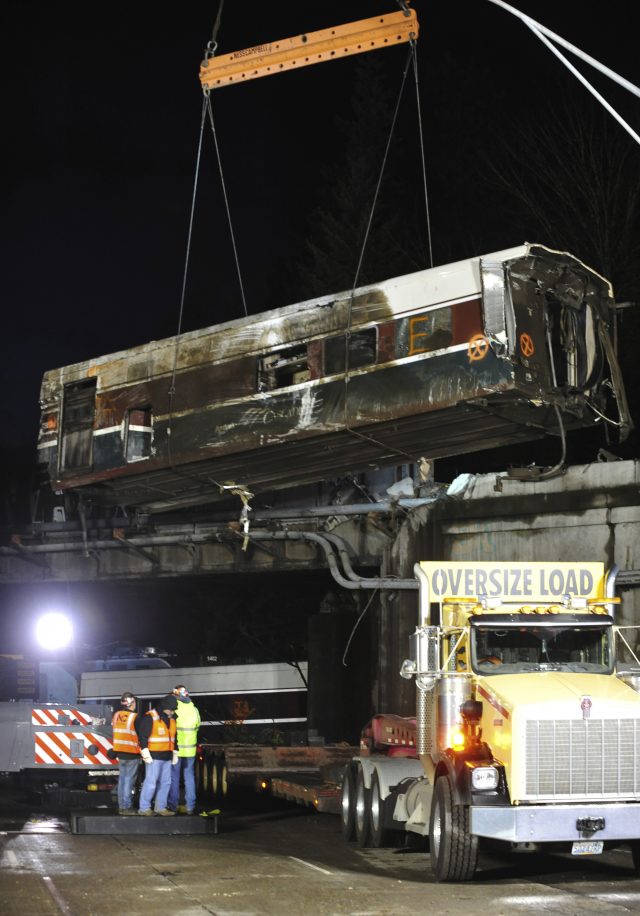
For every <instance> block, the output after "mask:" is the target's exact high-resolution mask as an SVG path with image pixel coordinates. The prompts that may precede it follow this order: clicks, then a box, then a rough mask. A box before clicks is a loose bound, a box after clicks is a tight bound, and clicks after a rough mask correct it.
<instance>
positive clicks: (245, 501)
mask: <svg viewBox="0 0 640 916" xmlns="http://www.w3.org/2000/svg"><path fill="white" fill-rule="evenodd" d="M223 6H224V0H220V4H219V6H218V13H217V16H216V21H215V23H214V26H213V32H212V36H211V41H210V42H209V43H208V45H207V48H206V51H205V55H206V57H207V58H210V57H213V55H214V54H215V52H216V49H217V47H218V42H217V36H218V31H219V30H220V22H221V19H222V8H223ZM207 114H208V115H209V120H210V123H211V129H212V131H213V138H214V143H215V149H216V157H217V161H218V169H219V172H220V180H221V183H222V191H223V196H224V201H225V207H226V210H227V219H228V220H229V228H230V230H231V241H232V244H233V251H234V255H235V259H236V268H237V271H238V279H239V281H240V292H241V295H242V302H243V305H244V313H245V315H246V314H247V304H246V301H245V297H244V288H243V285H242V277H241V275H240V264H239V260H238V253H237V250H236V243H235V237H234V234H233V226H232V225H231V215H230V210H229V202H228V199H227V191H226V186H225V182H224V176H223V173H222V162H221V159H220V151H219V149H218V141H217V137H216V130H215V124H214V121H213V111H212V109H211V99H210V97H209V90H208V89H207V90H204V93H203V99H202V113H201V117H200V133H199V138H198V152H197V155H196V168H195V175H194V180H193V192H192V195H191V212H190V214H189V228H188V231H187V249H186V253H185V261H184V270H183V274H182V289H181V293H180V306H179V309H178V328H177V331H176V336H175V346H174V352H173V368H172V371H171V385H170V387H169V412H168V413H169V417H168V422H167V460H168V464H169V469H170V470H172V471H173V472H174V473H175V474H177V475H178V476H179V477H181V478H183V479H184V480H188V481H191V482H192V483H195V484H197V485H199V486H201V485H202V484H203V483H204V480H203V479H202V478H201V477H198V476H197V475H192V474H188V473H186V472H185V471H183V470H177V469H176V468H175V467H174V466H173V455H172V449H171V444H172V443H171V431H172V420H173V410H174V401H175V394H176V376H177V371H178V349H179V346H180V335H181V334H182V319H183V315H184V303H185V296H186V289H187V276H188V272H189V262H190V256H191V242H192V237H193V223H194V217H195V208H196V197H197V190H198V179H199V176H200V163H201V161H202V141H203V137H204V125H205V121H206V117H207ZM206 480H207V481H208V482H209V483H211V484H213V486H215V487H216V488H218V489H219V490H220V492H221V493H224V492H231V493H232V494H233V495H234V496H239V497H240V499H241V501H242V510H241V514H240V523H241V525H242V529H243V532H244V534H245V536H246V535H247V533H248V530H249V518H248V513H249V512H250V511H251V506H250V505H249V499H250V498H251V497H252V496H253V494H252V493H250V492H249V491H248V490H247V489H246V487H243V486H240V485H236V484H235V483H229V482H227V483H221V482H220V481H218V480H215V479H214V478H212V477H210V476H207V477H206ZM243 549H246V539H245V546H244V547H243Z"/></svg>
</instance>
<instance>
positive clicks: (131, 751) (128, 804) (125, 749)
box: [111, 690, 140, 814]
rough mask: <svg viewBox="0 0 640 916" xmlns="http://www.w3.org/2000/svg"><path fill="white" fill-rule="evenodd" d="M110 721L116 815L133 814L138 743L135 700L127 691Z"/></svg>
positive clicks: (138, 755)
mask: <svg viewBox="0 0 640 916" xmlns="http://www.w3.org/2000/svg"><path fill="white" fill-rule="evenodd" d="M120 706H121V708H120V709H117V710H116V711H115V712H114V714H113V718H112V720H111V727H112V728H113V750H114V752H115V755H116V757H117V758H118V814H135V813H136V810H135V808H134V807H133V793H134V791H135V787H136V778H137V776H138V770H139V768H140V743H139V741H138V735H137V732H136V729H135V722H136V718H137V716H138V713H137V703H136V698H135V697H134V695H133V694H132V693H130V692H129V691H128V690H127V691H125V693H123V694H122V697H121V698H120Z"/></svg>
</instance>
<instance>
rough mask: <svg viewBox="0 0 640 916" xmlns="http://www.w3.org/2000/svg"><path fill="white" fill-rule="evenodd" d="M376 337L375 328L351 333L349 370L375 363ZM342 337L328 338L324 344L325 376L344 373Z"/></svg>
mask: <svg viewBox="0 0 640 916" xmlns="http://www.w3.org/2000/svg"><path fill="white" fill-rule="evenodd" d="M377 344H378V335H377V333H376V329H375V328H365V329H364V330H363V331H352V333H351V336H350V337H349V369H357V368H359V367H360V366H370V365H371V364H372V363H375V362H376V358H377V352H378V346H377ZM344 351H345V347H344V335H340V337H329V338H328V339H327V340H325V342H324V372H325V375H336V374H337V373H339V372H344Z"/></svg>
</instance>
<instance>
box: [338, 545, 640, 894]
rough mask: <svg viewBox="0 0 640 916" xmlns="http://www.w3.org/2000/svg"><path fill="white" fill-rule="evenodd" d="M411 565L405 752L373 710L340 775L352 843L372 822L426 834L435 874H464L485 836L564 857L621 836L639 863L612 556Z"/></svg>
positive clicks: (630, 684)
mask: <svg viewBox="0 0 640 916" xmlns="http://www.w3.org/2000/svg"><path fill="white" fill-rule="evenodd" d="M415 572H416V576H417V578H418V581H419V585H420V612H419V613H420V616H419V623H418V627H417V628H416V631H415V633H414V634H413V635H412V637H411V654H410V657H409V658H408V659H407V660H406V661H405V662H404V664H403V667H402V671H401V674H402V675H403V676H404V677H408V678H415V682H416V718H415V725H414V726H412V721H411V720H404V721H405V722H406V723H407V726H406V727H407V729H408V734H409V740H408V742H407V744H406V747H407V753H406V765H405V766H404V770H403V765H402V762H401V761H399V760H398V759H397V751H394V744H393V742H392V741H389V740H388V736H390V735H391V731H390V730H389V729H391V728H392V727H393V723H392V720H394V719H397V718H398V717H393V716H387V717H385V716H382V717H378V719H379V720H386V721H378V722H377V723H376V727H375V728H372V727H371V726H369V727H368V728H367V729H365V733H364V740H363V742H362V750H363V753H361V756H360V758H358V760H357V761H356V762H355V763H354V764H352V770H351V772H350V773H347V774H345V783H344V787H343V828H344V832H345V833H347V834H348V833H349V829H351V832H352V833H353V834H355V835H356V836H357V838H358V840H359V841H360V842H361V843H363V844H364V845H366V843H367V842H371V841H373V842H375V839H376V837H381V836H385V831H386V836H387V837H388V836H389V831H397V830H404V831H410V832H414V833H418V834H421V835H422V836H428V837H429V842H430V852H431V863H432V868H433V871H434V873H435V876H436V878H437V879H438V880H444V881H459V880H468V879H470V878H471V877H472V876H473V874H474V872H475V868H476V863H477V857H478V848H479V844H480V842H481V839H482V838H485V837H486V838H491V839H493V840H502V841H505V842H506V843H508V844H510V845H511V846H512V848H515V849H518V850H531V849H537V848H538V847H539V846H540V845H542V844H546V843H553V844H556V845H555V848H559V849H566V850H567V851H570V852H571V853H572V854H574V855H593V854H598V853H601V852H602V851H603V849H604V848H605V844H610V845H611V844H617V843H620V842H626V843H629V844H630V846H631V850H632V853H633V861H634V866H635V867H636V868H638V867H639V866H640V826H639V825H640V818H639V815H640V768H639V767H638V761H639V760H640V696H639V695H638V693H637V691H636V690H635V689H634V687H635V685H636V684H637V682H638V678H637V677H634V676H633V674H630V673H628V672H625V671H623V670H619V667H618V665H617V662H616V654H617V652H616V643H617V641H618V640H619V639H620V640H622V639H623V636H622V635H621V634H620V631H619V629H618V628H617V626H616V623H615V607H616V604H617V603H618V601H619V599H618V598H616V597H615V595H614V587H615V572H616V570H615V569H614V570H612V571H611V572H609V573H606V572H605V568H604V565H603V564H602V563H579V564H571V563H533V562H532V563H455V562H446V563H445V562H442V563H439V562H425V563H419V564H417V565H416V567H415ZM625 642H626V640H625ZM636 663H637V660H636ZM639 667H640V665H639ZM396 724H399V723H396ZM394 758H395V759H394ZM350 792H351V798H352V801H351V805H350V803H349V793H350ZM350 806H351V808H352V809H353V818H352V823H351V824H349V823H348V815H349V807H350ZM376 827H377V829H376ZM557 844H560V845H559V846H558V845H557Z"/></svg>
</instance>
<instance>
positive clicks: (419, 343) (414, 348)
mask: <svg viewBox="0 0 640 916" xmlns="http://www.w3.org/2000/svg"><path fill="white" fill-rule="evenodd" d="M398 324H399V328H398V345H397V355H398V356H415V354H417V353H431V352H432V351H433V350H441V349H443V348H444V347H450V346H451V344H452V343H453V333H452V313H451V308H441V309H435V310H434V311H432V312H427V313H426V314H424V315H412V316H411V317H410V318H403V319H401V320H400V321H399V322H398Z"/></svg>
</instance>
